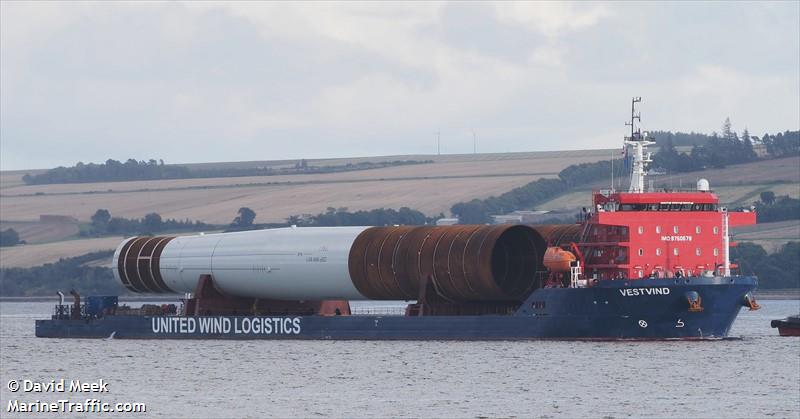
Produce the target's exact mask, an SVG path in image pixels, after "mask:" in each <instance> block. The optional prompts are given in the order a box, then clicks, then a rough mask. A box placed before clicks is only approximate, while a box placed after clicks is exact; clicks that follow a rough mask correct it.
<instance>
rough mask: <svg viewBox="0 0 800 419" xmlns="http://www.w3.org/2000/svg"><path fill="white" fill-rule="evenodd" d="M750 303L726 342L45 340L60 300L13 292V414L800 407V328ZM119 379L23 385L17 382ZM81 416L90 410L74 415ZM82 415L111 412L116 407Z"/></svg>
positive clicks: (0, 340) (787, 305) (5, 323)
mask: <svg viewBox="0 0 800 419" xmlns="http://www.w3.org/2000/svg"><path fill="white" fill-rule="evenodd" d="M760 303H761V305H762V307H763V308H762V309H761V310H760V311H756V312H749V311H745V310H743V311H742V312H741V314H740V315H739V318H738V319H737V321H736V323H735V325H734V327H733V331H732V333H731V335H732V336H737V337H741V339H737V340H724V341H713V342H550V341H545V342H536V341H534V342H330V341H302V342H299V341H298V342H290V341H244V342H234V341H157V340H146V341H126V340H65V339H39V338H35V337H34V336H33V331H34V319H37V318H46V317H48V316H49V314H50V310H51V306H52V305H51V304H50V303H16V302H14V303H7V302H4V303H0V322H1V324H0V376H1V377H0V378H2V380H1V381H2V382H1V383H0V384H1V385H2V389H0V401H1V402H2V410H0V417H42V416H44V417H56V416H60V415H55V414H9V413H8V412H7V411H6V409H7V407H8V403H9V400H15V399H16V400H19V401H27V402H31V401H35V400H42V401H45V400H48V401H50V400H59V399H69V400H71V401H75V402H83V401H84V400H85V399H86V398H97V399H101V400H102V401H104V402H112V403H116V402H144V403H146V405H147V413H145V414H141V413H128V414H124V415H117V416H126V417H315V416H335V417H390V416H391V417H396V416H418V417H419V416H422V417H472V418H475V417H545V418H551V417H598V418H604V417H608V418H612V417H613V418H623V417H742V418H762V417H766V418H772V417H775V418H784V417H785V418H800V338H796V337H793V338H787V337H779V336H778V335H777V330H776V329H772V328H770V327H769V322H770V320H771V319H775V318H782V317H785V316H787V315H790V314H793V313H794V314H796V313H798V311H800V301H797V300H782V301H781V300H762V301H760ZM61 378H65V379H67V380H70V379H80V380H87V381H95V380H99V379H101V378H102V379H103V380H105V381H106V382H108V383H109V392H108V393H101V394H94V395H91V394H83V393H77V394H61V393H38V394H33V393H11V392H10V391H9V390H8V389H7V383H8V381H9V380H12V379H14V380H25V379H29V380H34V381H50V380H53V379H61ZM75 416H79V415H75ZM83 416H90V417H91V416H93V417H109V416H115V415H109V414H91V415H83Z"/></svg>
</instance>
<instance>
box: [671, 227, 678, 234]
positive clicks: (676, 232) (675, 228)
mask: <svg viewBox="0 0 800 419" xmlns="http://www.w3.org/2000/svg"><path fill="white" fill-rule="evenodd" d="M672 232H673V233H675V234H678V226H673V227H672Z"/></svg>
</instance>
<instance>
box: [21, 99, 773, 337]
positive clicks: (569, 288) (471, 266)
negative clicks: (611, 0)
mask: <svg viewBox="0 0 800 419" xmlns="http://www.w3.org/2000/svg"><path fill="white" fill-rule="evenodd" d="M640 100H641V99H640V98H634V100H633V105H632V112H631V121H630V123H629V124H627V123H626V125H630V136H626V137H625V139H624V150H625V151H626V153H630V161H631V164H630V166H631V173H630V177H631V178H630V187H629V188H628V189H627V190H626V191H617V190H615V189H614V188H613V182H612V187H611V188H609V189H607V190H596V191H593V192H592V206H591V207H589V208H584V209H583V211H582V212H581V213H580V214H579V215H578V217H577V221H576V223H574V224H564V225H521V224H518V225H452V226H384V227H367V226H365V227H295V226H291V227H287V228H279V229H270V230H256V231H246V232H234V233H220V234H199V235H193V236H178V237H173V236H155V237H153V236H142V237H131V238H128V239H126V240H125V241H124V242H122V243H121V244H120V245H119V247H118V248H117V249H116V252H115V253H114V259H113V266H112V267H113V270H114V277H115V280H117V281H119V283H121V284H122V285H123V286H124V287H125V288H127V289H128V290H130V291H132V292H135V293H147V294H162V295H164V296H172V297H173V298H174V296H176V295H183V298H182V300H181V304H180V305H179V306H178V305H162V306H158V305H144V306H142V307H139V308H131V307H127V306H121V305H119V302H118V299H117V297H115V296H105V297H104V296H92V297H88V299H87V300H86V302H85V303H81V298H80V296H79V294H78V293H76V292H73V297H74V299H75V301H74V302H73V304H71V305H65V304H63V300H62V302H61V303H60V304H59V305H58V306H56V309H55V312H54V314H53V316H52V318H51V319H48V320H37V321H36V336H39V337H52V338H109V337H113V338H117V339H386V340H390V339H405V340H493V339H504V340H522V339H597V340H626V339H631V340H637V339H650V340H652V339H721V338H725V337H727V336H728V334H729V332H730V328H731V325H732V324H733V322H734V320H735V319H736V316H737V315H738V313H739V311H740V309H741V308H742V307H748V308H750V309H751V310H754V309H758V304H757V303H756V302H755V300H754V298H753V296H752V291H753V290H754V289H755V288H756V286H757V279H756V278H755V277H752V276H740V275H736V274H734V272H735V270H736V266H735V264H732V263H731V261H730V255H729V248H730V247H731V246H734V245H735V243H732V242H731V241H730V228H731V227H734V226H740V225H747V224H754V223H755V221H756V214H755V212H754V211H753V210H752V209H750V210H748V209H743V210H739V211H728V210H727V209H726V208H724V207H722V206H720V204H719V199H718V197H717V195H715V194H714V193H713V192H712V191H711V190H710V188H709V184H708V182H707V181H706V180H704V179H701V180H699V181H698V182H697V188H696V189H693V190H655V189H654V188H652V186H651V187H650V188H648V190H645V177H646V175H647V166H648V163H650V162H651V159H650V157H651V154H650V153H649V152H647V147H648V146H650V145H653V144H655V143H654V142H653V141H652V140H651V139H650V138H649V137H648V135H647V133H642V131H641V129H640V128H638V127H637V125H638V124H637V121H640V118H639V115H638V114H637V113H636V110H635V105H636V103H638V102H639V101H640ZM357 300H365V301H395V302H400V303H399V304H400V306H399V307H400V309H399V310H395V311H386V312H381V311H380V310H375V309H366V310H364V309H360V310H359V309H356V308H353V307H351V304H350V302H351V301H357Z"/></svg>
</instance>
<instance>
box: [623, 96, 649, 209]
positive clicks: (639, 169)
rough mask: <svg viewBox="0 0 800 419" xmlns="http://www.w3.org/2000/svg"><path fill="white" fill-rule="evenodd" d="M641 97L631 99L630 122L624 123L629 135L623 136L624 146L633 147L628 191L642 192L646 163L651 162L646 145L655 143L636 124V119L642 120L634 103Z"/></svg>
mask: <svg viewBox="0 0 800 419" xmlns="http://www.w3.org/2000/svg"><path fill="white" fill-rule="evenodd" d="M641 101H642V98H641V97H634V98H633V99H632V100H631V122H626V123H625V125H629V126H630V127H631V135H630V137H625V141H624V144H625V147H632V148H633V164H632V167H631V186H630V188H628V192H630V193H642V192H644V177H645V176H646V175H647V173H646V171H645V170H646V169H647V164H648V163H650V162H652V161H653V160H651V159H650V153H649V152H648V151H647V146H649V145H653V144H655V142H654V141H651V140H650V138H648V136H647V133H646V132H645V133H644V134H642V130H641V128H639V127H637V126H636V121H639V122H641V121H642V115H641V113H637V112H636V104H637V103H639V102H641Z"/></svg>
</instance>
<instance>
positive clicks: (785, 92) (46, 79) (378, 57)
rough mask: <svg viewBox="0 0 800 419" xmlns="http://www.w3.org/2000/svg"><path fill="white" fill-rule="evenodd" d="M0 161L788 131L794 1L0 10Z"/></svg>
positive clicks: (427, 148) (797, 56) (794, 123)
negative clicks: (631, 132)
mask: <svg viewBox="0 0 800 419" xmlns="http://www.w3.org/2000/svg"><path fill="white" fill-rule="evenodd" d="M0 16H1V20H2V22H0V23H1V24H0V32H1V33H0V35H1V36H0V54H1V56H0V166H1V167H2V169H3V170H12V169H28V168H47V167H55V166H58V165H72V164H75V163H76V162H78V161H82V162H102V161H105V160H106V159H108V158H114V159H127V158H136V159H138V160H142V159H149V158H155V159H164V160H165V161H166V162H167V163H186V162H204V161H237V160H269V159H278V158H318V157H344V156H365V155H389V154H416V153H435V152H436V134H435V133H436V132H437V131H440V132H441V142H442V146H441V147H442V153H471V152H472V149H473V141H472V139H473V138H472V132H473V131H474V132H475V133H476V134H477V136H478V151H479V152H506V151H537V150H558V149H587V148H611V147H620V146H621V138H622V136H623V135H624V133H625V126H624V125H623V122H624V121H625V119H626V118H627V116H628V113H629V106H630V98H631V96H642V97H643V98H644V102H643V103H642V106H641V111H642V122H643V126H644V128H646V129H669V130H680V131H698V132H711V131H713V130H717V131H719V130H720V126H721V125H722V122H723V120H724V119H725V118H726V117H730V118H731V121H732V122H733V128H734V129H735V130H737V131H741V130H742V129H743V128H745V127H747V128H749V130H750V132H751V133H755V134H758V135H762V134H764V133H765V132H770V133H773V132H776V131H783V130H787V129H791V130H797V129H798V127H799V126H800V93H799V92H800V41H799V40H800V2H796V1H786V2H778V3H766V2H757V3H756V2H754V3H746V2H713V3H690V2H669V3H649V2H647V3H644V2H643V3H632V2H620V3H595V2H592V3H580V4H576V3H543V2H535V3H508V2H502V3H436V4H434V3H417V2H409V3H394V4H392V3H384V2H381V3H361V2H354V3H344V4H334V3H327V2H325V3H308V2H307V3H299V4H281V3H256V2H247V3H225V4H216V3H210V2H197V3H153V2H136V3H121V2H107V3H75V2H64V3H46V2H9V1H2V2H0Z"/></svg>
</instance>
